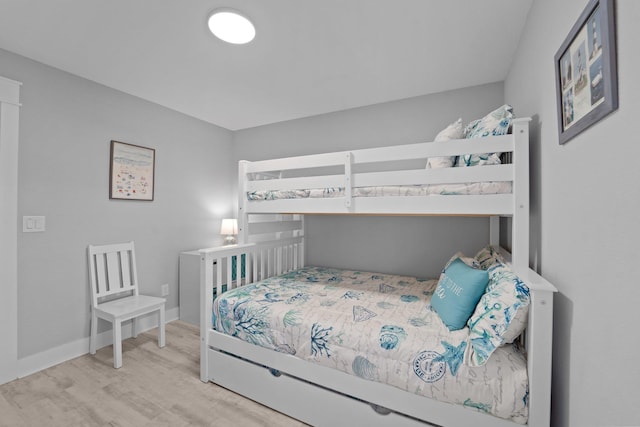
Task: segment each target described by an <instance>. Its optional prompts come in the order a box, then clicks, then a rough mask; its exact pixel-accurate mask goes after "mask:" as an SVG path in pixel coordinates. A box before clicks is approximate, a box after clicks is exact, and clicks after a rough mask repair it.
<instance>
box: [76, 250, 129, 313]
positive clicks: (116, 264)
mask: <svg viewBox="0 0 640 427" xmlns="http://www.w3.org/2000/svg"><path fill="white" fill-rule="evenodd" d="M88 256H89V282H90V285H91V297H92V298H91V300H92V304H93V305H94V306H96V305H97V304H98V303H99V302H100V300H101V299H103V298H104V297H108V296H111V295H116V294H119V293H124V292H127V294H129V293H132V294H134V295H137V294H138V278H137V273H136V267H135V249H134V245H133V242H128V243H120V244H113V245H99V246H98V245H89V248H88Z"/></svg>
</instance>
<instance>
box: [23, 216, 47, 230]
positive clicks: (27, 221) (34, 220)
mask: <svg viewBox="0 0 640 427" xmlns="http://www.w3.org/2000/svg"><path fill="white" fill-rule="evenodd" d="M44 230H45V217H43V216H23V217H22V231H23V232H24V233H37V232H42V231H44Z"/></svg>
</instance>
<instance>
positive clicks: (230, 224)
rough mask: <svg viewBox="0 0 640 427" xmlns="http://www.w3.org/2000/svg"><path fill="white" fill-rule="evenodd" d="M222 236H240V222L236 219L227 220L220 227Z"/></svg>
mask: <svg viewBox="0 0 640 427" xmlns="http://www.w3.org/2000/svg"><path fill="white" fill-rule="evenodd" d="M220 234H222V235H225V236H232V235H236V234H238V220H237V219H235V218H225V219H223V220H222V225H221V226H220Z"/></svg>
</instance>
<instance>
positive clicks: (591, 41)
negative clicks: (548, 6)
mask: <svg viewBox="0 0 640 427" xmlns="http://www.w3.org/2000/svg"><path fill="white" fill-rule="evenodd" d="M554 60H555V68H556V99H557V108H558V135H559V140H560V144H564V143H566V142H567V141H569V140H570V139H571V138H573V137H575V136H576V135H578V134H579V133H580V132H582V131H584V130H585V129H587V128H588V127H589V126H591V125H593V124H594V123H596V122H597V121H599V120H600V119H602V118H603V117H605V116H606V115H607V114H609V113H611V112H612V111H614V110H616V109H617V108H618V76H617V66H616V39H615V14H614V0H591V1H590V2H589V4H588V5H587V7H586V8H585V9H584V11H583V12H582V14H581V15H580V18H578V21H577V22H576V23H575V24H574V26H573V28H572V29H571V31H570V32H569V35H568V36H567V38H566V39H565V41H564V43H562V46H560V49H559V50H558V52H557V53H556V55H555V58H554Z"/></svg>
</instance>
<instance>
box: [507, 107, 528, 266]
mask: <svg viewBox="0 0 640 427" xmlns="http://www.w3.org/2000/svg"><path fill="white" fill-rule="evenodd" d="M529 121H531V119H530V118H529V117H525V118H520V119H515V120H514V121H513V137H514V147H513V162H514V164H515V176H514V177H513V187H514V188H513V193H514V196H515V197H514V204H515V206H514V207H513V234H512V243H511V245H512V248H511V253H512V254H513V259H512V262H513V266H514V269H515V271H516V272H521V271H526V270H527V269H528V268H529Z"/></svg>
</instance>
